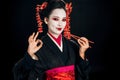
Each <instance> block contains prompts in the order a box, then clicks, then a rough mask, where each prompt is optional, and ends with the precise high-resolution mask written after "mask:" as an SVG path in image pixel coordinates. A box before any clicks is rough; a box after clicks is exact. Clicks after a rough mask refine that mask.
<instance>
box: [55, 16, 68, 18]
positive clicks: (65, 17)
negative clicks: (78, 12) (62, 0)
mask: <svg viewBox="0 0 120 80" xmlns="http://www.w3.org/2000/svg"><path fill="white" fill-rule="evenodd" d="M53 17H57V18H59V17H58V16H53ZM63 18H66V17H63Z"/></svg>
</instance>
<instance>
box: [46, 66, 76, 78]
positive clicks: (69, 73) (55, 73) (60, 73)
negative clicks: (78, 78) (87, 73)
mask: <svg viewBox="0 0 120 80" xmlns="http://www.w3.org/2000/svg"><path fill="white" fill-rule="evenodd" d="M46 75H47V77H46V80H75V72H74V65H70V66H63V67H59V68H53V69H50V70H48V71H46Z"/></svg>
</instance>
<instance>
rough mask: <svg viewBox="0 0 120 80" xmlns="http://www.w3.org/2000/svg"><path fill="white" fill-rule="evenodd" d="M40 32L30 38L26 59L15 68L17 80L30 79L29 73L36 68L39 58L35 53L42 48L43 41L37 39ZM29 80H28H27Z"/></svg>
mask: <svg viewBox="0 0 120 80" xmlns="http://www.w3.org/2000/svg"><path fill="white" fill-rule="evenodd" d="M38 34H39V33H38V32H37V33H36V34H35V33H33V34H32V35H30V36H29V38H28V43H29V45H28V49H27V53H26V54H25V56H24V58H22V59H21V60H19V61H18V62H17V63H16V64H15V65H14V67H13V74H14V79H15V80H25V79H26V78H28V75H29V73H30V72H31V70H32V68H33V67H34V64H35V62H37V61H38V57H37V56H36V55H35V53H36V52H37V51H38V50H39V49H40V48H41V47H42V44H43V43H42V41H41V40H40V39H37V36H38ZM26 80H27V79H26Z"/></svg>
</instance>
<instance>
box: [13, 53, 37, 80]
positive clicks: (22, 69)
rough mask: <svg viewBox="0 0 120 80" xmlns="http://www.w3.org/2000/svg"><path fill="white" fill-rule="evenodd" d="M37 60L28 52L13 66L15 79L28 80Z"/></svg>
mask: <svg viewBox="0 0 120 80" xmlns="http://www.w3.org/2000/svg"><path fill="white" fill-rule="evenodd" d="M34 64H35V60H33V59H32V58H31V57H30V56H29V55H28V53H27V54H25V56H24V57H23V58H22V59H20V60H19V61H18V62H17V63H16V64H15V65H14V67H13V76H14V80H25V79H26V80H27V78H28V75H29V73H30V71H31V69H32V68H33V67H34Z"/></svg>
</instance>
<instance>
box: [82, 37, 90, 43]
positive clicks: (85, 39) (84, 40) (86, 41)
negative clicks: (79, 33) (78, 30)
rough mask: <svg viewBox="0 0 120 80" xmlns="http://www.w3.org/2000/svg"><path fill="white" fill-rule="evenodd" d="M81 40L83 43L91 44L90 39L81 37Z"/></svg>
mask: <svg viewBox="0 0 120 80" xmlns="http://www.w3.org/2000/svg"><path fill="white" fill-rule="evenodd" d="M80 40H81V41H83V42H84V43H86V44H89V41H88V39H87V38H85V37H81V38H80Z"/></svg>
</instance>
